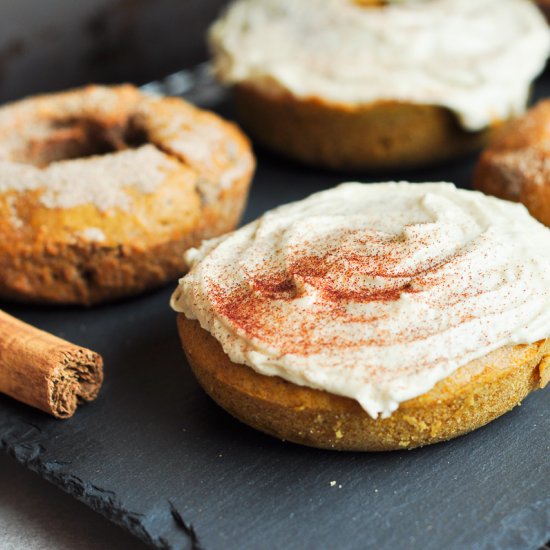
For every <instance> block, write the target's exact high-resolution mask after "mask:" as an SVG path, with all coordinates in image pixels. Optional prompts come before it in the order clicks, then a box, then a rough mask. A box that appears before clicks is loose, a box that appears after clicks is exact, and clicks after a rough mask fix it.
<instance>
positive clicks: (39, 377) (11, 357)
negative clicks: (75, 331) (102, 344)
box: [0, 311, 103, 418]
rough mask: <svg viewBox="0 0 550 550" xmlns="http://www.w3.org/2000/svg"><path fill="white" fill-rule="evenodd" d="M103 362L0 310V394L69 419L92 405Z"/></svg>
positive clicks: (98, 387) (95, 356) (98, 384)
mask: <svg viewBox="0 0 550 550" xmlns="http://www.w3.org/2000/svg"><path fill="white" fill-rule="evenodd" d="M102 382H103V359H102V358H101V356H100V355H99V354H97V353H95V352H93V351H90V350H88V349H86V348H81V347H79V346H76V345H74V344H71V343H70V342H67V341H65V340H62V339H61V338H58V337H57V336H54V335H53V334H49V333H47V332H44V331H42V330H39V329H37V328H35V327H33V326H31V325H28V324H26V323H23V322H22V321H19V320H18V319H15V318H14V317H12V316H11V315H8V314H6V313H4V312H2V311H0V392H1V393H5V394H6V395H9V396H10V397H13V398H14V399H17V400H18V401H22V402H23V403H26V404H27V405H31V406H32V407H36V408H37V409H40V410H42V411H45V412H47V413H49V414H52V415H53V416H55V417H56V418H69V417H71V416H72V415H73V414H74V412H75V410H76V408H77V406H78V405H79V404H80V403H83V402H85V401H93V400H94V399H95V398H96V397H97V394H98V393H99V389H100V388H101V383H102Z"/></svg>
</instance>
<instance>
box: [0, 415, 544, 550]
mask: <svg viewBox="0 0 550 550" xmlns="http://www.w3.org/2000/svg"><path fill="white" fill-rule="evenodd" d="M22 424H25V425H26V426H27V430H26V432H25V433H24V434H21V433H20V432H19V431H18V430H17V429H14V426H13V425H12V426H11V428H10V427H9V426H6V425H4V426H2V425H1V424H0V434H2V433H3V435H2V436H1V437H0V450H1V451H4V452H5V453H6V454H7V455H9V456H11V457H12V458H14V459H15V460H16V461H17V462H18V463H20V464H22V465H23V466H25V467H27V468H28V469H30V470H32V471H33V472H35V473H37V474H38V475H40V476H41V477H42V478H43V479H45V480H47V481H48V482H49V483H52V484H53V485H55V486H56V487H58V488H59V489H61V490H62V491H64V492H66V493H68V494H69V495H71V496H72V497H74V498H76V499H77V500H79V501H80V502H82V503H84V504H85V505H86V506H88V507H89V508H91V509H92V510H93V511H95V512H97V513H99V514H101V515H102V516H104V517H105V518H106V519H107V520H109V521H111V522H113V523H115V524H117V525H119V526H120V527H122V528H123V529H125V530H127V531H128V532H130V533H131V534H132V535H134V536H135V537H137V538H139V539H140V540H142V541H143V542H144V543H146V544H148V545H150V546H151V547H153V548H159V549H177V550H207V549H205V548H204V547H203V546H202V545H201V543H200V538H199V535H198V534H197V533H196V531H195V529H194V527H193V525H192V524H190V523H189V522H187V521H186V520H185V519H184V517H183V516H182V514H181V512H179V511H178V510H177V508H176V507H175V506H174V504H173V503H172V502H170V501H168V502H167V503H166V507H167V513H169V514H170V517H171V518H172V520H173V524H174V526H175V527H176V529H177V530H178V533H179V534H180V535H181V541H180V540H178V544H177V545H175V544H173V543H172V542H170V541H168V540H167V539H165V538H164V537H162V536H154V535H152V534H151V533H150V532H149V531H148V529H147V527H146V526H145V524H144V522H143V520H144V519H146V517H147V516H145V515H144V514H141V513H139V512H133V511H132V510H128V509H126V508H125V507H124V504H123V503H122V502H121V501H120V500H119V499H117V498H116V495H115V493H114V492H113V491H110V490H106V489H102V488H101V487H97V486H96V485H93V484H90V483H86V482H84V481H83V480H81V479H80V478H79V477H77V476H75V475H73V474H67V473H64V472H62V469H63V466H64V465H65V463H63V462H58V461H55V460H49V461H47V460H43V459H42V458H41V455H42V454H43V453H45V451H46V447H45V446H44V445H43V444H42V441H41V438H40V435H41V429H40V428H39V427H38V426H36V425H34V424H32V423H30V422H26V421H24V420H23V421H22ZM522 515H523V514H522ZM535 515H536V512H531V513H530V514H528V515H527V512H526V513H525V515H524V516H523V520H524V525H523V527H524V528H527V529H529V528H530V527H532V528H534V529H536V528H537V527H536V525H537V522H536V521H533V520H534V519H535ZM502 524H503V528H502V530H501V532H500V533H499V539H500V540H501V541H502V540H506V538H507V537H508V535H509V534H510V535H513V534H515V533H516V532H517V527H515V526H514V522H510V523H509V522H508V521H503V522H502ZM530 524H531V525H530ZM508 525H510V526H509V527H508ZM549 536H550V524H548V525H547V527H546V528H545V531H544V532H541V534H540V537H537V538H540V543H537V544H536V546H533V550H534V549H535V548H537V547H539V545H540V547H539V550H546V549H547V548H549V547H550V541H548V542H547V543H546V544H545V542H544V541H546V540H547V539H548V537H549ZM534 539H535V537H533V538H532V539H531V540H534ZM180 543H181V544H180ZM485 543H486V544H485ZM482 544H483V546H482V547H480V548H495V550H507V548H510V549H512V548H514V549H515V548H516V547H512V546H509V547H507V546H501V545H500V544H498V543H497V544H491V542H489V541H484V542H483V543H482Z"/></svg>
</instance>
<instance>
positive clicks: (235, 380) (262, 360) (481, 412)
mask: <svg viewBox="0 0 550 550" xmlns="http://www.w3.org/2000/svg"><path fill="white" fill-rule="evenodd" d="M187 259H188V262H189V264H190V271H189V273H188V274H187V275H186V276H185V277H183V278H182V279H181V280H180V284H179V287H178V288H177V290H176V291H175V293H174V295H173V297H172V307H173V308H174V309H175V310H176V311H178V312H180V314H179V316H178V327H179V332H180V336H181V340H182V343H183V347H184V350H185V353H186V355H187V358H188V360H189V364H190V365H191V367H192V369H193V371H194V372H195V374H196V376H197V379H198V380H199V382H200V383H201V385H202V386H203V387H204V389H205V390H206V391H207V392H208V393H209V394H210V395H211V396H212V397H213V399H214V400H215V401H217V402H218V403H219V404H220V405H221V406H222V407H224V408H225V409H226V410H227V411H229V412H230V413H231V414H233V415H234V416H235V417H237V418H238V419H240V420H242V421H243V422H245V423H247V424H250V425H251V426H253V427H255V428H258V429H260V430H262V431H264V432H266V433H269V434H272V435H275V436H277V437H279V438H282V439H288V440H290V441H294V442H297V443H303V444H307V445H312V446H316V447H323V448H334V449H342V450H369V451H370V450H373V451H379V450H391V449H400V448H413V447H417V446H421V445H427V444H430V443H436V442H438V441H443V440H447V439H450V438H453V437H456V436H459V435H462V434H464V433H467V432H469V431H471V430H474V429H476V428H478V427H480V426H482V425H484V424H486V423H487V422H489V421H491V420H493V419H494V418H496V417H498V416H500V415H502V414H504V413H505V412H507V411H508V410H510V409H511V408H513V407H514V406H516V405H517V404H518V403H520V402H521V401H522V399H524V398H525V397H526V395H527V394H529V393H530V392H531V391H533V390H535V389H537V388H542V387H544V386H545V385H546V384H547V383H548V382H549V380H550V367H549V365H550V339H549V336H550V307H549V306H550V230H549V229H547V228H546V227H544V226H543V225H541V224H539V223H538V222H537V221H536V220H534V219H533V218H531V217H530V216H529V214H528V213H527V211H526V210H525V208H524V207H523V206H521V205H517V204H513V203H509V202H507V201H501V200H499V199H496V198H493V197H487V196H485V195H482V194H481V193H477V192H472V191H464V190H458V189H456V188H455V187H454V186H452V185H451V184H444V183H439V184H429V183H425V184H406V183H399V184H396V183H389V184H370V185H361V184H356V183H355V184H346V185H342V186H340V187H337V188H335V189H331V190H329V191H325V192H321V193H318V194H315V195H312V196H311V197H309V198H308V199H305V200H303V201H300V202H297V203H293V204H290V205H286V206H283V207H280V208H278V209H275V210H273V211H271V212H268V213H267V214H265V215H264V216H262V217H261V218H259V219H258V220H257V221H256V222H253V223H251V224H249V225H247V226H245V227H243V228H241V229H239V230H237V231H235V232H234V233H231V234H229V235H226V236H224V237H220V238H217V239H213V240H210V241H207V242H205V243H203V245H202V246H201V248H200V249H198V250H196V249H193V250H191V251H190V252H189V253H188V255H187Z"/></svg>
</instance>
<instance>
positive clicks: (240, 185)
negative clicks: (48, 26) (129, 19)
mask: <svg viewBox="0 0 550 550" xmlns="http://www.w3.org/2000/svg"><path fill="white" fill-rule="evenodd" d="M0 130H1V135H2V136H3V137H2V138H1V139H0V237H1V239H0V297H2V298H8V299H16V300H22V301H29V302H47V303H65V304H93V303H97V302H102V301H105V300H111V299H115V298H119V297H123V296H128V295H132V294H135V293H137V292H141V291H143V290H145V289H149V288H153V287H155V286H159V285H161V284H163V283H165V282H166V281H168V280H170V279H172V278H174V277H176V276H177V275H178V274H180V273H181V270H182V269H183V265H184V264H183V253H184V251H185V250H186V249H188V248H189V247H190V246H194V245H197V244H198V243H199V242H200V241H201V239H202V238H205V237H213V236H215V235H218V234H221V233H224V232H225V231H228V230H230V229H233V228H234V227H235V226H236V224H237V223H238V220H239V218H240V215H241V212H242V210H243V207H244V204H245V200H246V195H247V191H248V186H249V183H250V180H251V175H252V171H253V167H254V161H253V157H252V154H251V150H250V147H249V144H248V141H247V139H246V138H245V137H244V136H243V134H242V133H241V132H240V131H239V130H238V129H237V128H236V127H235V126H234V125H232V124H230V123H228V122H226V121H224V120H222V119H221V118H219V117H218V116H216V115H214V114H213V113H209V112H206V111H202V110H200V109H197V108H195V107H193V106H192V105H190V104H188V103H186V102H185V101H183V100H181V99H178V98H154V97H150V96H147V95H144V94H142V93H140V92H139V91H138V90H137V89H136V88H134V87H133V86H130V85H125V86H117V87H112V88H111V87H102V86H88V87H86V88H83V89H79V90H74V91H69V92H64V93H57V94H51V95H44V96H39V97H32V98H29V99H25V100H22V101H19V102H16V103H13V104H11V105H7V106H5V107H2V108H0Z"/></svg>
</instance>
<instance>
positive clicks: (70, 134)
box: [13, 116, 150, 168]
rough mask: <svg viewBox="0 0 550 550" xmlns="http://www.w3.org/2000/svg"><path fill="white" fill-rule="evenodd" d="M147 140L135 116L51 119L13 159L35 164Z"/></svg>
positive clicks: (105, 151)
mask: <svg viewBox="0 0 550 550" xmlns="http://www.w3.org/2000/svg"><path fill="white" fill-rule="evenodd" d="M148 143H150V140H149V136H148V132H147V130H146V128H145V127H144V126H143V125H142V124H141V123H140V121H139V119H138V118H137V117H127V118H126V119H125V120H122V121H116V122H115V123H113V121H108V120H101V119H99V118H93V117H84V116H83V117H71V118H61V119H55V120H52V121H51V122H49V123H48V124H47V125H46V127H45V128H43V129H42V131H41V132H40V136H39V137H36V136H33V137H32V138H30V139H29V140H28V141H27V143H26V144H25V147H24V148H22V149H21V150H20V151H18V152H17V153H15V154H14V158H13V160H14V161H15V162H20V163H24V164H31V165H34V166H37V167H41V168H42V167H45V166H48V165H49V164H52V163H54V162H58V161H63V160H72V159H79V158H85V157H92V156H98V155H106V154H109V153H115V152H117V151H123V150H126V149H135V148H138V147H141V146H142V145H146V144H148Z"/></svg>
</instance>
